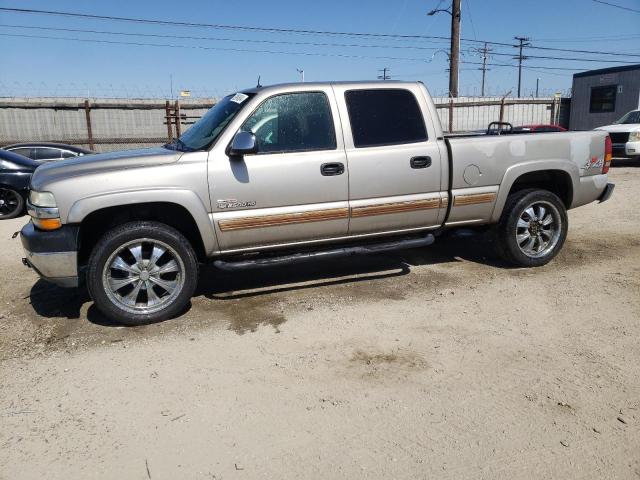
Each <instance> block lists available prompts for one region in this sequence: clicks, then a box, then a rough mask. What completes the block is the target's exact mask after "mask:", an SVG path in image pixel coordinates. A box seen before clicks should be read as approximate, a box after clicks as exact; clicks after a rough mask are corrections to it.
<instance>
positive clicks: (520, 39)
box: [513, 37, 531, 98]
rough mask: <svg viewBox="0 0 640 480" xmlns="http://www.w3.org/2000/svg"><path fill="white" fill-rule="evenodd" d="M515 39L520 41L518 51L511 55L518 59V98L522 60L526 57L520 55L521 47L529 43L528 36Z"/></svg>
mask: <svg viewBox="0 0 640 480" xmlns="http://www.w3.org/2000/svg"><path fill="white" fill-rule="evenodd" d="M514 38H515V39H516V40H518V41H519V42H520V45H519V48H520V53H519V54H518V56H517V57H513V58H514V59H515V60H518V98H520V86H521V85H522V61H523V60H526V59H527V57H525V56H524V55H522V49H523V48H524V47H528V46H529V45H531V44H530V43H528V42H529V37H514Z"/></svg>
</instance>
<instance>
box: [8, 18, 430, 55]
mask: <svg viewBox="0 0 640 480" xmlns="http://www.w3.org/2000/svg"><path fill="white" fill-rule="evenodd" d="M0 27H5V28H23V29H29V30H49V31H56V32H75V33H95V34H101V35H123V36H130V37H153V38H178V39H185V40H211V41H221V42H240V43H268V44H275V45H307V46H314V47H355V48H391V49H409V50H438V49H439V47H419V46H414V45H365V44H360V43H331V42H298V41H285V40H252V39H244V38H223V37H193V36H185V35H167V34H154V33H131V32H114V31H110V30H86V29H82V28H61V27H39V26H32V25H12V24H0Z"/></svg>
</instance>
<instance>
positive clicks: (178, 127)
mask: <svg viewBox="0 0 640 480" xmlns="http://www.w3.org/2000/svg"><path fill="white" fill-rule="evenodd" d="M174 110H175V112H174V113H175V115H176V137H180V135H182V132H181V128H180V127H181V125H180V101H178V100H176V103H175V107H174Z"/></svg>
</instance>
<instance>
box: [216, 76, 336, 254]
mask: <svg viewBox="0 0 640 480" xmlns="http://www.w3.org/2000/svg"><path fill="white" fill-rule="evenodd" d="M298 88H299V87H298ZM240 130H244V131H251V132H253V133H254V134H255V136H256V140H257V143H258V152H257V153H256V154H254V155H245V156H244V157H243V158H231V157H229V156H228V155H226V154H225V153H223V151H224V150H222V151H221V149H222V148H225V145H221V146H220V148H218V147H216V150H214V151H213V152H212V155H210V157H209V183H210V191H211V203H212V210H213V213H212V217H213V222H214V225H215V228H216V234H217V236H218V242H219V244H220V248H221V250H224V251H229V250H242V249H251V248H256V247H264V246H269V245H283V244H292V243H297V242H306V241H315V240H321V239H329V238H334V237H342V236H347V235H348V225H349V208H348V207H349V203H348V188H349V185H348V172H347V162H346V156H345V152H344V143H343V140H342V132H341V126H340V121H339V115H338V111H337V106H336V103H335V98H334V95H333V91H332V90H331V87H329V86H327V87H319V88H317V89H315V90H313V91H293V92H283V93H278V94H274V95H272V96H270V97H268V98H266V99H265V100H263V101H262V102H261V103H260V104H259V105H257V107H256V108H255V109H253V111H252V112H251V113H250V114H249V115H248V117H246V119H245V120H244V122H243V123H242V125H241V127H240ZM233 133H235V132H233Z"/></svg>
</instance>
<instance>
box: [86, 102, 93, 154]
mask: <svg viewBox="0 0 640 480" xmlns="http://www.w3.org/2000/svg"><path fill="white" fill-rule="evenodd" d="M84 116H85V119H86V121H87V139H88V141H89V150H93V148H94V145H93V130H92V128H91V106H90V105H89V100H88V99H87V100H85V101H84Z"/></svg>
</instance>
